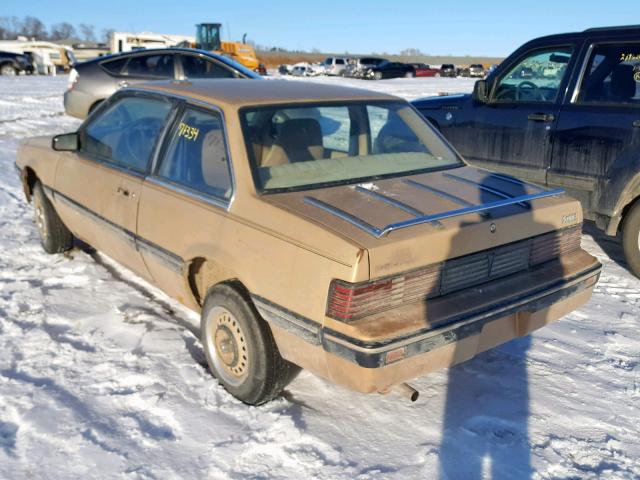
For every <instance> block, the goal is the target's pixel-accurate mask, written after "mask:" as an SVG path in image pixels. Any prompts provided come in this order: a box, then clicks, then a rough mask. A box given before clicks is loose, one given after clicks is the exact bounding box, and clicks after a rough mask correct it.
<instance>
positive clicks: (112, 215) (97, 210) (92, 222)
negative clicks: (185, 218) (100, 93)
mask: <svg viewBox="0 0 640 480" xmlns="http://www.w3.org/2000/svg"><path fill="white" fill-rule="evenodd" d="M172 108H173V103H172V102H171V101H169V100H168V99H166V98H164V97H161V96H155V95H141V94H134V93H133V92H131V93H126V94H120V95H116V96H115V97H112V98H111V99H110V100H109V101H108V102H107V103H106V104H105V105H104V106H102V107H100V110H99V111H97V112H96V114H95V115H94V116H92V117H91V119H90V120H89V121H88V122H87V123H85V124H84V125H83V126H82V127H81V128H80V130H79V132H78V133H79V142H80V148H79V150H78V151H76V152H68V153H65V154H64V155H62V156H61V158H60V161H59V162H58V166H57V170H56V179H55V189H56V192H55V199H56V203H57V204H58V205H59V208H60V210H59V211H60V214H61V216H62V218H63V220H64V221H65V223H66V222H67V221H68V224H69V225H72V226H73V231H74V233H75V234H76V235H77V236H78V237H80V238H81V239H82V240H84V241H85V242H87V243H89V244H90V245H91V246H93V247H95V248H96V249H98V250H100V251H103V252H104V253H106V254H107V255H109V256H110V257H112V258H114V259H115V260H117V261H119V262H121V263H122V264H124V265H126V266H127V267H129V268H131V269H132V270H134V271H135V272H136V273H138V274H140V275H142V276H144V277H148V274H147V269H146V267H145V266H144V263H143V261H142V257H141V255H140V253H139V252H138V251H137V248H136V243H135V232H136V227H137V214H138V202H139V200H140V194H141V190H142V181H143V179H144V176H145V174H146V171H147V167H148V163H149V161H150V159H151V156H152V155H153V152H154V149H155V144H156V142H157V139H158V138H159V136H160V132H161V131H162V129H163V128H164V127H165V124H166V123H165V122H166V120H167V118H168V116H169V114H170V112H171V110H172Z"/></svg>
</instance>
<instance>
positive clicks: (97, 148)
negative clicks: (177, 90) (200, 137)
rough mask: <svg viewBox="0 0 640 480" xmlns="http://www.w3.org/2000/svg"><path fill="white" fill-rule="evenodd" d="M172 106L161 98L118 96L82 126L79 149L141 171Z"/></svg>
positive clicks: (109, 161)
mask: <svg viewBox="0 0 640 480" xmlns="http://www.w3.org/2000/svg"><path fill="white" fill-rule="evenodd" d="M171 108H172V103H171V102H169V101H168V100H163V99H160V98H149V97H123V98H119V99H118V100H116V101H114V102H113V103H111V105H109V106H108V107H107V108H105V109H104V110H102V111H100V112H98V114H97V115H95V116H94V117H92V118H91V121H90V122H89V123H88V124H87V125H86V126H85V127H84V128H83V129H82V130H81V132H80V149H81V151H82V152H83V153H85V154H88V155H90V156H92V157H95V158H97V159H100V160H102V161H105V162H107V163H112V164H114V165H117V166H120V167H123V168H126V169H129V170H132V171H134V172H138V173H143V172H145V171H146V168H147V164H148V163H149V159H150V158H151V154H152V152H153V149H154V146H155V145H156V142H157V140H158V137H159V136H160V132H161V131H162V128H163V127H164V125H165V122H166V119H167V116H168V115H169V112H170V111H171Z"/></svg>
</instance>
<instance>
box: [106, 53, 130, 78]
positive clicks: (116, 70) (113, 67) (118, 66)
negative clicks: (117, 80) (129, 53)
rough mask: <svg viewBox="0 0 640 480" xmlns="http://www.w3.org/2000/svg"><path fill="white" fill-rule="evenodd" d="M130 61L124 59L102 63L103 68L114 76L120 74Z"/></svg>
mask: <svg viewBox="0 0 640 480" xmlns="http://www.w3.org/2000/svg"><path fill="white" fill-rule="evenodd" d="M127 60H129V59H128V58H127V57H124V58H116V59H115V60H109V61H107V62H102V64H101V65H102V68H104V69H106V70H107V71H108V72H109V73H112V74H114V75H118V74H120V72H121V71H122V67H124V64H125V63H127Z"/></svg>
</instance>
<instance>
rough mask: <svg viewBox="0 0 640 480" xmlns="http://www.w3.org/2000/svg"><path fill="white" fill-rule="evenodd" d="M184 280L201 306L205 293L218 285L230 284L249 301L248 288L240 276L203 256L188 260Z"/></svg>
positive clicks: (195, 300)
mask: <svg viewBox="0 0 640 480" xmlns="http://www.w3.org/2000/svg"><path fill="white" fill-rule="evenodd" d="M185 273H186V282H187V285H188V288H189V291H190V292H191V296H192V298H193V301H194V302H195V304H196V305H198V306H200V307H202V306H203V305H204V301H205V299H206V298H207V295H208V294H209V292H210V291H211V290H213V289H214V288H215V287H217V286H218V285H223V284H225V285H230V286H231V287H233V288H235V289H236V290H238V291H239V292H240V293H241V294H242V295H243V296H245V297H246V299H247V301H249V302H251V295H250V291H249V288H248V287H247V286H246V284H245V283H244V282H243V281H242V280H241V279H240V277H239V276H238V275H237V274H236V273H235V272H233V271H231V270H230V269H228V268H226V267H224V266H222V265H221V264H220V263H219V262H216V261H215V260H212V259H210V258H207V257H205V256H196V257H193V258H192V259H191V260H189V261H188V262H187V264H186V268H185Z"/></svg>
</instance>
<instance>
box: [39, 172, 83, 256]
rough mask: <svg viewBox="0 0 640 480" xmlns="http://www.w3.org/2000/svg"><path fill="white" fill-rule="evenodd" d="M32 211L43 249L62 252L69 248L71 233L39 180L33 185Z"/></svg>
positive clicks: (71, 243)
mask: <svg viewBox="0 0 640 480" xmlns="http://www.w3.org/2000/svg"><path fill="white" fill-rule="evenodd" d="M33 211H34V215H35V221H36V226H37V228H38V233H39V234H40V243H41V244H42V248H44V251H45V252H47V253H62V252H66V251H67V250H71V248H72V247H73V235H72V233H71V232H70V231H69V229H68V228H67V227H66V226H65V224H64V223H62V220H60V217H59V216H58V213H57V212H56V210H55V208H53V205H51V202H50V201H49V199H48V198H47V196H46V195H45V194H44V189H43V188H42V185H41V184H40V182H39V181H36V183H35V185H34V186H33Z"/></svg>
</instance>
